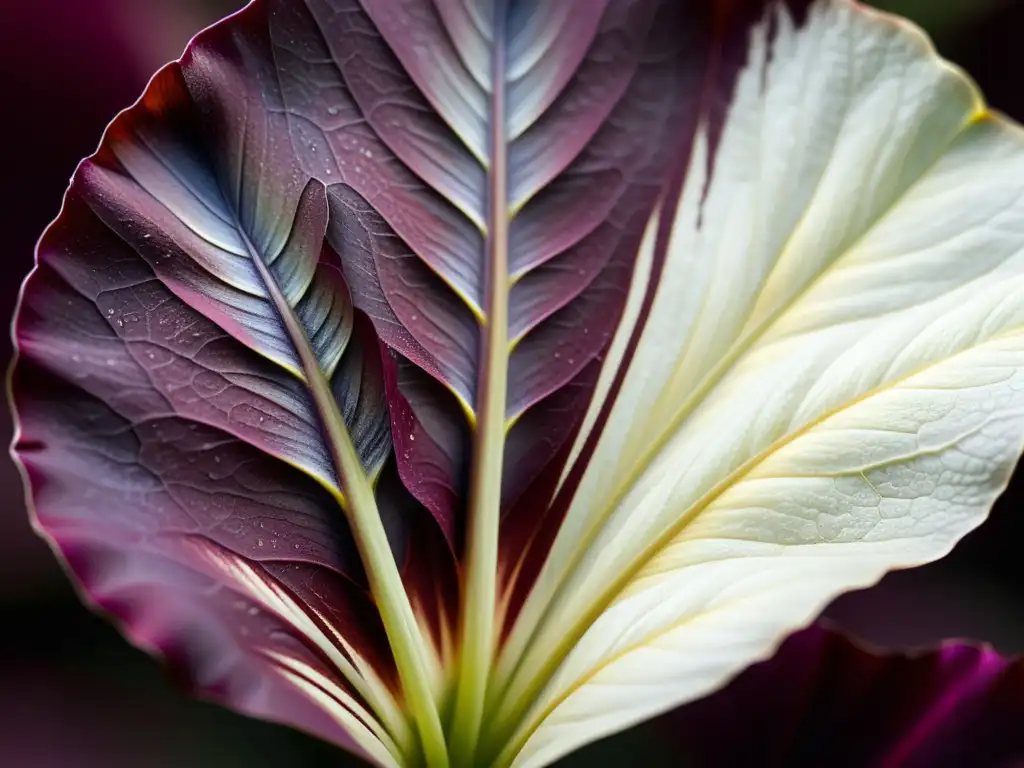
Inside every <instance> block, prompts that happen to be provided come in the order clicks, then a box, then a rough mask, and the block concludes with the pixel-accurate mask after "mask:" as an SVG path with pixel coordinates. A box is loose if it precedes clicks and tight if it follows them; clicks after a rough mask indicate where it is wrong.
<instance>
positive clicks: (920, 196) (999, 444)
mask: <svg viewBox="0 0 1024 768" xmlns="http://www.w3.org/2000/svg"><path fill="white" fill-rule="evenodd" d="M747 34H748V35H749V46H750V51H749V54H748V55H747V57H746V62H745V63H744V65H743V69H742V71H741V72H740V73H739V74H738V77H737V78H736V81H735V86H734V89H733V90H732V94H733V95H732V100H731V102H730V103H729V105H728V108H727V109H726V110H723V112H724V115H723V122H722V123H721V124H720V125H719V124H716V121H715V119H714V116H713V115H711V116H709V117H708V118H706V124H705V126H704V127H703V129H702V130H701V133H700V134H699V138H698V142H697V145H696V148H695V155H694V160H693V163H692V164H691V166H690V172H689V175H688V177H687V179H686V182H685V186H684V187H683V189H682V192H681V194H680V203H679V205H678V207H677V209H675V210H671V211H667V212H666V216H667V217H668V218H666V219H665V220H664V223H665V224H667V223H671V233H670V238H669V241H668V243H667V246H666V250H665V252H664V256H663V258H664V266H663V267H662V270H661V273H660V279H659V281H658V283H657V286H656V289H655V294H654V298H653V305H652V306H651V309H650V313H649V315H648V316H647V318H646V320H645V322H644V323H643V325H642V328H641V331H640V334H639V340H638V342H637V345H636V351H635V354H634V356H633V358H632V360H631V362H630V367H629V371H628V373H627V374H626V376H625V379H624V381H623V383H622V386H621V389H620V390H619V392H618V396H617V399H616V401H615V403H614V406H613V407H612V408H611V409H610V412H609V413H607V414H606V415H602V418H604V419H606V421H605V425H604V428H603V430H602V431H601V433H600V435H599V437H598V438H597V445H596V448H594V449H593V452H592V454H591V455H590V456H589V457H587V459H586V462H587V463H586V464H585V465H584V466H583V467H582V468H581V470H580V472H581V475H582V479H581V480H580V481H579V482H578V484H577V485H576V486H575V487H574V488H572V489H571V490H570V494H571V502H570V503H569V504H568V509H567V511H566V512H565V516H564V521H563V522H562V523H561V526H560V528H559V530H558V532H557V537H556V538H555V541H554V543H553V545H552V547H551V550H550V554H549V555H548V557H547V560H546V561H545V563H544V566H543V569H542V570H541V571H540V575H539V577H538V578H537V580H536V582H535V583H534V584H533V587H532V591H531V592H530V593H529V597H528V598H527V600H526V602H525V604H524V606H523V608H522V611H521V612H520V613H519V615H518V617H517V619H516V623H515V624H514V625H513V628H512V634H511V635H510V639H509V641H508V643H507V644H506V646H505V648H504V650H503V654H504V658H502V660H501V663H500V666H499V670H498V673H497V674H498V677H499V680H501V681H504V682H503V685H504V692H503V694H502V695H500V696H498V697H496V702H497V703H496V704H495V705H494V706H495V710H494V711H495V712H496V715H495V717H496V725H495V733H496V734H497V735H496V736H495V737H494V742H493V744H494V746H495V749H496V751H500V752H501V758H499V760H498V762H499V764H506V763H509V762H513V761H514V762H515V764H516V765H540V764H547V763H548V762H550V761H551V760H553V759H555V758H557V757H558V756H559V755H561V754H564V753H565V752H566V751H568V750H570V749H572V748H573V747H575V746H577V745H579V744H581V743H583V742H585V741H590V740H593V739H595V738H598V737H599V736H601V735H603V734H606V733H609V732H612V731H615V730H619V729H621V728H623V727H626V726H627V725H629V724H630V723H633V722H637V721H639V720H641V719H643V718H646V717H650V716H652V715H654V714H657V713H658V712H662V711H665V710H666V709H669V708H671V707H673V706H676V705H678V704H680V703H682V702H685V701H690V700H692V699H695V698H698V697H700V696H702V695H704V694H706V693H708V692H710V691H712V690H714V689H715V688H716V687H718V686H720V685H721V684H722V683H723V682H724V681H725V680H727V679H728V678H729V677H730V676H732V675H734V674H735V673H736V672H737V671H739V670H740V669H742V668H743V666H745V665H746V664H748V663H749V662H750V661H751V660H753V659H757V658H759V657H763V656H765V655H767V654H768V653H769V652H770V650H771V648H772V647H773V645H774V644H775V643H776V642H777V640H778V638H779V637H781V636H782V635H784V634H785V633H786V632H788V631H790V630H792V629H793V628H795V627H798V626H801V625H802V624H806V623H807V622H808V621H809V620H811V619H812V618H813V617H814V616H815V614H816V613H817V612H818V611H819V610H820V609H821V608H822V607H823V606H824V605H825V604H826V603H827V602H828V600H829V599H830V598H831V597H833V596H835V595H836V594H838V593H840V592H842V591H845V590H848V589H850V588H853V587H857V586H863V585H867V584H870V583H872V582H874V581H875V580H877V579H878V578H879V577H880V576H881V575H882V574H883V573H885V572H886V571H887V570H889V569H892V568H895V567H906V566H911V565H917V564H920V563H924V562H928V561H930V560H934V559H937V558H939V557H941V556H943V555H944V554H946V553H947V552H948V551H949V549H950V548H951V547H952V546H953V544H954V543H955V542H956V541H957V540H958V539H959V538H960V537H961V536H963V535H964V534H965V533H967V532H968V531H970V530H971V529H973V528H974V527H975V526H977V525H978V524H979V523H980V522H981V521H982V520H983V519H984V517H985V515H986V514H987V512H988V510H989V508H990V506H991V504H992V502H993V500H994V499H995V498H996V496H997V495H998V494H999V493H1000V492H1001V491H1002V489H1003V488H1004V487H1005V484H1006V482H1007V479H1008V477H1009V475H1010V472H1011V470H1012V469H1013V466H1014V464H1015V463H1016V461H1017V459H1018V457H1019V455H1020V453H1021V448H1022V443H1024V440H1022V434H1024V422H1022V420H1021V405H1022V400H1021V394H1020V393H1021V384H1022V382H1024V379H1022V378H1021V376H1022V373H1021V366H1022V364H1024V357H1022V352H1024V348H1022V344H1024V333H1022V330H1024V329H1022V324H1024V314H1022V312H1024V307H1022V305H1021V304H1020V297H1021V296H1022V295H1024V294H1022V288H1024V282H1022V281H1024V258H1022V255H1021V251H1022V240H1021V234H1022V232H1021V229H1020V226H1019V221H1020V218H1021V215H1022V213H1024V209H1022V196H1021V187H1020V183H1019V179H1020V178H1021V176H1020V174H1021V172H1022V170H1024V165H1022V164H1024V151H1022V150H1024V147H1022V137H1021V134H1020V131H1019V130H1018V129H1017V128H1016V127H1012V126H1009V125H1007V124H1006V123H1004V122H1003V121H1001V120H999V119H998V118H994V117H992V116H990V115H988V114H987V113H986V112H985V111H984V109H983V107H982V105H981V103H980V100H979V97H978V95H977V94H976V92H975V90H974V89H973V88H972V87H971V86H970V84H969V83H968V82H967V81H966V79H965V78H964V77H963V76H962V75H961V74H960V73H958V72H956V71H955V70H953V69H952V68H950V67H948V66H946V65H943V64H941V63H940V62H939V61H938V60H937V59H936V57H935V55H934V53H933V52H932V51H931V49H930V47H929V46H928V45H927V43H926V41H925V40H924V38H923V36H922V35H920V33H919V32H917V31H916V30H913V29H911V28H909V27H907V26H906V25H904V24H901V23H898V22H895V21H894V20H893V19H891V18H890V17H886V16H882V15H879V14H876V13H874V12H871V11H867V10H865V9H861V8H856V7H854V6H852V5H851V4H848V3H845V2H818V3H816V4H814V5H813V6H812V7H811V8H810V9H809V11H808V13H807V14H806V16H803V15H801V14H798V13H793V12H791V11H789V10H787V9H786V8H785V7H783V5H781V4H772V5H770V6H769V7H768V9H767V11H766V15H765V16H764V18H763V19H762V20H761V21H759V22H758V23H757V24H755V25H754V26H753V27H752V28H750V29H749V30H748V32H747ZM652 247H653V248H656V247H657V244H654V245H652ZM658 258H662V256H661V254H655V255H654V256H653V257H651V259H650V262H654V263H656V261H657V259H658ZM592 408H593V406H592ZM566 477H568V474H567V475H566ZM538 694H539V698H537V695H538ZM517 722H518V723H520V725H519V726H518V727H510V726H511V724H514V723H517ZM509 734H511V737H509ZM508 738H511V740H510V741H506V739H508ZM520 750H521V751H520Z"/></svg>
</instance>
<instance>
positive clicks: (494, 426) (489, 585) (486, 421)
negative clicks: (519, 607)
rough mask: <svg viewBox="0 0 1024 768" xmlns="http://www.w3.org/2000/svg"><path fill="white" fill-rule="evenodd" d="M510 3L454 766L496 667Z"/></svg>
mask: <svg viewBox="0 0 1024 768" xmlns="http://www.w3.org/2000/svg"><path fill="white" fill-rule="evenodd" d="M504 21H505V2H504V0H497V2H496V3H495V8H494V26H493V29H494V30H495V32H494V41H493V45H494V52H493V59H492V64H491V67H492V77H491V80H492V82H493V83H494V90H493V93H492V99H491V168H490V181H491V187H490V201H489V210H488V238H487V250H488V253H487V255H488V258H487V263H486V276H485V279H486V285H487V293H486V296H485V308H486V310H485V316H486V321H485V325H484V327H483V329H482V330H483V333H482V339H481V355H480V362H481V364H480V379H479V386H478V389H477V431H476V435H475V439H474V441H473V456H472V465H471V468H470V478H469V505H468V508H469V519H468V532H467V538H466V560H465V572H464V581H463V599H462V623H461V645H460V657H459V658H460V668H459V678H458V687H457V690H456V697H455V710H454V715H453V718H452V726H451V735H452V738H451V743H452V760H453V764H454V765H456V766H473V765H475V762H474V761H475V756H476V750H477V743H478V742H479V739H480V729H481V724H482V722H483V712H484V703H485V699H486V696H487V682H488V679H489V678H490V673H491V667H492V665H493V662H494V650H495V626H494V625H495V609H496V606H497V581H498V534H499V528H500V522H501V474H502V462H503V460H504V453H505V427H506V424H505V421H506V420H505V411H506V397H507V390H508V365H509V341H508V301H509V287H508V274H509V262H508V210H509V208H508V158H507V153H506V119H505V109H506V107H505V85H504V83H505V69H506V65H505V56H506V51H505V34H504Z"/></svg>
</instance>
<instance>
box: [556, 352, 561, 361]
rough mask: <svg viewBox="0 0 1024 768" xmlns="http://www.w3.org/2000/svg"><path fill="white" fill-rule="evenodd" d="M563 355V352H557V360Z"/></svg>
mask: <svg viewBox="0 0 1024 768" xmlns="http://www.w3.org/2000/svg"><path fill="white" fill-rule="evenodd" d="M561 356H562V353H561V352H555V360H558V359H559V358H561Z"/></svg>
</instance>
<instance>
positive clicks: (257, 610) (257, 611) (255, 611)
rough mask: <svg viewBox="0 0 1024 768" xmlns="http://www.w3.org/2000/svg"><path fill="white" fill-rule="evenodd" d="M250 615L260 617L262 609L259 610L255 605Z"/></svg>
mask: <svg viewBox="0 0 1024 768" xmlns="http://www.w3.org/2000/svg"><path fill="white" fill-rule="evenodd" d="M249 615H250V616H259V615H260V609H259V608H257V607H256V606H255V605H254V606H253V607H252V608H250V609H249Z"/></svg>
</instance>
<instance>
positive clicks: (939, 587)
mask: <svg viewBox="0 0 1024 768" xmlns="http://www.w3.org/2000/svg"><path fill="white" fill-rule="evenodd" d="M875 4H876V5H879V6H882V7H885V8H887V9H890V10H894V11H897V12H899V13H901V14H903V15H905V16H907V17H909V18H911V19H913V20H915V21H916V22H918V23H919V24H921V25H922V26H924V27H925V28H926V29H927V30H928V31H929V32H930V33H931V34H932V36H933V38H934V39H935V42H936V44H937V46H938V48H939V50H940V51H941V52H942V53H943V54H944V55H945V56H947V57H948V58H950V59H952V60H953V61H955V62H957V63H959V64H960V65H962V66H963V67H964V68H965V69H966V70H967V71H968V72H970V73H971V74H972V75H973V76H974V78H975V79H976V80H977V81H978V82H979V83H980V85H981V87H982V89H983V90H984V92H985V93H986V95H987V97H988V99H989V102H990V103H991V104H992V105H993V106H995V107H996V108H997V109H999V110H1002V111H1004V112H1006V113H1008V114H1010V115H1011V116H1014V117H1016V118H1017V119H1018V120H1024V84H1022V77H1021V75H1022V74H1024V0H879V1H878V2H876V3H875ZM240 5H242V2H240V0H0V95H2V98H0V114H2V118H3V119H2V121H0V135H2V139H3V141H2V144H0V155H2V159H3V163H2V166H0V168H2V171H0V173H2V175H0V179H2V183H3V187H2V189H3V193H2V194H3V205H2V206H0V221H2V227H0V231H2V233H3V236H4V237H5V238H6V242H7V246H6V248H5V252H6V254H7V256H6V258H5V261H4V262H3V264H2V265H0V316H2V317H5V318H6V317H8V316H9V315H10V313H11V311H12V309H13V306H14V301H15V297H16V294H17V290H18V286H19V284H20V282H21V280H22V278H23V277H24V275H25V274H26V273H27V272H28V270H29V268H30V266H31V263H32V249H33V246H34V244H35V241H36V239H37V238H38V236H39V234H40V233H41V232H42V230H43V228H44V227H45V226H46V224H47V223H48V222H49V221H50V220H51V219H52V218H53V217H54V216H55V215H56V213H57V211H58V208H59V206H60V200H61V195H62V193H63V191H64V188H65V186H66V185H67V182H68V179H69V177H70V175H71V172H72V171H73V170H74V167H75V164H76V162H77V161H78V160H79V158H81V157H83V156H85V155H88V154H89V153H91V152H92V151H93V149H94V148H95V146H96V144H97V142H98V140H99V137H100V134H101V132H102V130H103V127H104V126H105V125H106V123H107V122H108V121H109V120H110V119H111V118H112V117H113V116H114V115H115V114H116V112H117V111H118V110H120V109H122V108H123V107H126V106H128V105H129V104H131V103H132V101H134V100H135V98H136V97H137V96H138V95H139V94H140V93H141V91H142V89H143V87H144V86H145V84H146V81H147V80H148V78H149V76H150V75H151V74H152V73H153V72H154V71H155V70H156V69H157V68H158V67H159V66H160V65H162V64H163V63H165V62H166V61H169V60H171V59H173V58H176V57H177V56H178V55H179V54H180V52H181V50H182V49H183V47H184V45H185V43H186V42H187V41H188V39H189V37H191V36H192V35H193V34H194V33H195V32H196V31H198V30H199V29H201V28H202V27H204V26H206V25H207V24H210V23H212V22H213V21H215V20H216V19H217V18H219V17H221V16H223V15H225V14H227V13H229V12H231V11H233V10H235V9H236V8H238V7H239V6H240ZM9 356H10V342H9V341H8V340H7V338H6V336H5V337H4V338H3V340H2V341H0V358H2V361H3V364H4V365H5V366H6V361H7V360H8V358H9ZM9 439H10V423H9V418H8V416H7V414H6V411H4V412H3V414H2V416H0V442H2V443H3V444H4V445H6V444H7V443H8V442H9ZM1018 475H1019V477H1017V478H1016V479H1015V481H1014V483H1013V484H1012V485H1011V488H1010V490H1009V492H1008V493H1007V494H1006V495H1005V496H1004V497H1003V499H1002V500H1001V501H1000V502H999V504H998V505H997V507H996V509H995V511H994V512H993V515H992V518H991V520H990V521H989V522H988V523H987V524H986V525H985V526H984V527H983V528H982V529H981V530H979V531H978V532H976V533H975V534H973V535H971V536H970V537H968V539H967V540H966V541H964V542H963V543H962V544H961V545H960V546H959V547H958V548H957V550H956V551H955V552H954V553H953V555H951V556H950V557H949V558H947V559H946V560H944V561H943V562H941V563H939V564H936V565H933V566H929V567H927V568H922V569H918V570H916V571H909V572H905V573H899V574H893V575H891V576H890V577H888V578H886V579H885V580H884V581H883V582H882V583H881V584H880V585H878V586H877V587H875V588H873V589H870V590H866V591H864V592H861V593H857V594H853V595H848V596H846V597H843V598H841V599H840V600H838V601H837V602H836V603H835V604H834V605H833V606H832V607H831V608H830V609H829V611H828V615H829V616H830V617H831V618H832V619H833V620H835V621H836V622H838V623H839V624H840V625H841V626H843V627H846V628H848V629H850V630H853V631H855V632H857V633H858V634H860V635H861V636H863V637H866V638H869V639H871V640H874V641H877V642H882V643H897V644H901V645H921V644H928V643H932V642H934V641H936V640H939V639H942V638H945V637H952V636H957V637H965V638H972V639H984V640H987V641H989V642H991V643H993V644H994V645H995V646H996V647H997V648H999V649H1000V650H1003V651H1004V652H1007V653H1020V652H1024V555H1022V554H1021V551H1022V550H1021V543H1022V542H1024V515H1022V514H1021V509H1020V507H1021V504H1022V502H1024V472H1019V473H1018ZM0 504H2V508H0V768H171V767H174V768H184V767H188V768H205V767H206V766H210V768H214V767H215V768H233V767H234V766H239V767H241V766H245V768H270V767H271V766H274V768H282V767H283V766H287V767H288V768H314V767H316V768H319V767H320V766H342V765H349V764H352V763H351V762H350V761H349V760H347V759H346V758H345V757H344V756H343V755H341V754H340V753H338V752H337V751H335V750H333V749H331V748H329V747H327V746H325V745H322V744H319V743H317V742H315V741H313V740H312V739H308V738H306V737H304V736H302V735H301V734H298V733H296V732H293V731H290V730H287V729H284V728H279V727H276V726H271V725H267V724H264V723H258V722H255V721H250V720H246V719H244V718H241V717H238V716H235V715H233V714H231V713H229V712H226V711H224V710H221V709H219V708H217V707H214V706H211V705H208V704H204V703H201V702H197V701H193V700H191V699H189V698H188V697H186V696H185V695H183V694H182V692H181V691H178V690H176V689H175V688H174V687H173V686H172V684H171V682H170V681H169V680H167V679H166V678H165V677H164V675H163V673H162V671H161V670H160V668H159V665H158V664H157V663H156V662H155V661H152V660H151V659H149V658H147V657H146V656H144V655H143V654H142V653H140V652H138V651H136V650H134V649H133V648H131V647H130V646H129V645H128V644H127V643H126V642H124V641H123V640H122V639H121V638H120V637H119V636H118V635H117V633H116V632H115V631H114V630H113V629H112V628H110V627H109V626H108V625H107V624H106V623H105V622H104V621H103V620H102V619H100V618H98V617H96V616H93V615H92V614H90V613H89V612H88V611H87V610H86V609H85V608H83V607H82V606H81V605H80V604H79V602H78V600H77V598H76V596H75V594H74V592H73V590H72V588H71V587H70V585H69V584H68V582H67V580H66V579H65V577H64V574H63V573H62V571H61V569H60V567H59V566H58V564H57V562H56V561H55V559H54V558H53V556H52V555H51V553H50V552H49V550H48V549H47V547H46V546H45V545H44V544H43V543H42V542H41V541H40V540H38V539H37V538H36V537H35V535H34V534H33V533H32V531H31V529H30V528H29V525H28V521H27V518H26V514H25V510H24V503H23V499H22V490H21V484H20V480H19V478H18V475H17V472H16V471H15V469H14V467H13V465H12V464H11V462H10V461H9V460H8V459H7V458H6V456H3V457H2V458H0ZM659 751H660V750H658V749H657V748H656V746H655V745H649V744H643V743H637V742H636V739H635V738H631V737H630V736H629V735H626V736H624V737H619V738H617V739H612V740H611V742H610V743H608V742H606V743H603V744H601V745H598V746H597V747H592V748H590V749H588V750H585V751H584V753H583V754H581V755H579V756H577V757H575V758H573V759H570V760H569V761H566V762H567V763H572V764H576V765H622V764H637V762H638V761H640V762H643V763H644V764H652V765H653V764H655V763H657V762H658V760H657V759H656V757H655V753H657V752H659ZM643 752H647V753H648V754H649V757H647V756H642V753H643ZM659 764H664V765H675V764H676V762H674V761H673V760H672V759H668V761H667V762H665V758H664V757H663V758H662V761H661V762H660V763H659Z"/></svg>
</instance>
